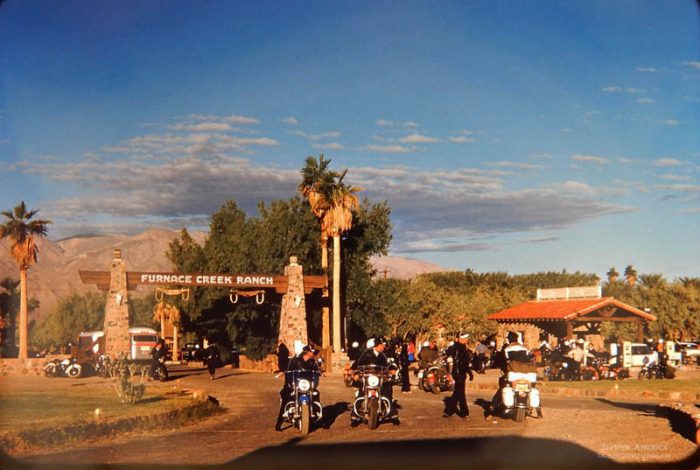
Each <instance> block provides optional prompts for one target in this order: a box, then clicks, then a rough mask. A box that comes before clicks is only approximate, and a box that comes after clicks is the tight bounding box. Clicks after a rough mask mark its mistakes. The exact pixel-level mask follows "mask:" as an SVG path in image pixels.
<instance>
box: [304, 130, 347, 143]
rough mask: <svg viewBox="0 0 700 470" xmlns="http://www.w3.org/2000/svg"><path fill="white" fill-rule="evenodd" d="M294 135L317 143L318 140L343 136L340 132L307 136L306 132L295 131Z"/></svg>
mask: <svg viewBox="0 0 700 470" xmlns="http://www.w3.org/2000/svg"><path fill="white" fill-rule="evenodd" d="M292 134H294V135H298V136H299V137H303V138H304V139H306V140H310V141H312V142H315V141H317V140H323V139H335V138H338V137H340V136H341V135H343V134H342V133H341V132H339V131H330V132H324V133H321V134H307V133H306V132H304V131H301V130H299V131H293V132H292Z"/></svg>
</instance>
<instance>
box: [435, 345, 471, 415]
mask: <svg viewBox="0 0 700 470" xmlns="http://www.w3.org/2000/svg"><path fill="white" fill-rule="evenodd" d="M468 341H469V334H468V333H462V334H460V335H459V338H458V339H457V341H456V342H455V343H454V345H453V346H452V347H451V348H450V354H451V355H452V358H453V359H452V361H453V366H452V367H453V368H452V377H453V378H454V380H455V390H454V392H453V393H452V396H451V397H449V398H446V399H445V412H444V413H443V415H442V416H443V418H449V417H450V416H452V415H453V414H455V413H456V414H457V416H459V417H460V418H466V417H467V416H469V407H468V406H467V396H466V386H467V375H469V381H470V382H471V381H472V380H474V374H473V373H472V370H471V368H470V367H469V363H470V362H471V352H470V351H469V349H467V342H468Z"/></svg>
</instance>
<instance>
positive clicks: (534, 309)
mask: <svg viewBox="0 0 700 470" xmlns="http://www.w3.org/2000/svg"><path fill="white" fill-rule="evenodd" d="M611 305H612V306H615V307H617V308H619V309H620V310H624V311H626V312H629V313H632V314H634V315H637V316H639V317H642V318H643V319H645V320H656V317H655V316H654V315H651V314H649V313H647V312H644V311H643V310H639V309H637V308H634V307H632V306H630V305H627V304H624V303H622V302H620V301H619V300H615V299H614V298H613V297H602V298H596V299H575V300H540V301H536V300H532V301H529V302H525V303H523V304H520V305H516V306H515V307H510V308H507V309H505V310H501V311H500V312H496V313H492V314H491V315H489V316H488V319H489V320H496V321H499V320H501V321H517V320H573V319H575V318H577V317H580V316H582V315H586V314H588V313H591V312H594V311H595V310H598V309H600V308H603V307H608V306H611Z"/></svg>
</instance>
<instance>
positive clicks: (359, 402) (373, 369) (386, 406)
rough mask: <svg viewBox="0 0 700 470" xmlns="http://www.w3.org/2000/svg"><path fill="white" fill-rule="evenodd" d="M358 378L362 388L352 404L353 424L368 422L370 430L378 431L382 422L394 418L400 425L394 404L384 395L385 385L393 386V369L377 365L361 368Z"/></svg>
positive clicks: (357, 372) (358, 371) (358, 370)
mask: <svg viewBox="0 0 700 470" xmlns="http://www.w3.org/2000/svg"><path fill="white" fill-rule="evenodd" d="M356 377H357V380H358V381H359V382H360V383H361V385H362V388H361V390H359V391H358V392H357V398H355V401H354V403H353V404H352V414H351V416H350V419H351V422H352V424H353V425H354V424H356V423H358V422H366V423H367V426H368V427H369V429H376V428H377V426H379V424H380V423H381V422H382V421H385V420H388V419H389V418H390V417H392V416H393V422H394V424H399V422H398V417H397V416H396V414H395V412H396V409H395V406H394V403H392V401H391V400H390V399H389V398H388V397H385V396H384V395H383V394H382V387H383V386H384V385H385V384H386V385H389V386H391V385H393V378H392V374H391V369H390V368H389V367H383V366H375V365H366V366H360V367H358V368H357V371H356Z"/></svg>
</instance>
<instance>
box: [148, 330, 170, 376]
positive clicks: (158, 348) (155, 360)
mask: <svg viewBox="0 0 700 470" xmlns="http://www.w3.org/2000/svg"><path fill="white" fill-rule="evenodd" d="M167 353H168V349H167V348H166V347H165V341H163V340H162V339H159V340H158V342H157V343H156V345H155V346H153V349H151V358H152V361H151V377H157V376H159V377H160V380H168V369H167V368H166V367H165V364H163V362H164V360H165V359H164V358H165V355H166V354H167ZM158 372H160V374H158Z"/></svg>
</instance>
